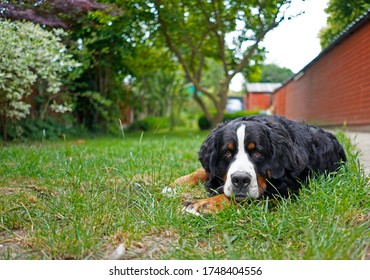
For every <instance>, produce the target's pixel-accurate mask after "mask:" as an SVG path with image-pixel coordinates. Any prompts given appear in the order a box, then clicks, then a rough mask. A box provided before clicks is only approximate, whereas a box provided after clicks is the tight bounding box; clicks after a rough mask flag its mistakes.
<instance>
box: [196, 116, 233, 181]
mask: <svg viewBox="0 0 370 280" xmlns="http://www.w3.org/2000/svg"><path fill="white" fill-rule="evenodd" d="M225 124H226V123H225V122H223V123H220V124H219V125H218V126H217V127H216V128H214V129H213V130H212V131H211V133H210V134H209V135H208V137H207V138H206V139H205V140H204V142H203V144H202V146H201V147H200V151H199V157H198V159H199V161H200V163H201V164H202V166H203V168H204V169H205V170H206V172H207V173H209V175H210V178H211V177H214V176H215V175H216V174H215V172H216V165H217V157H218V145H219V141H220V137H221V135H220V130H221V128H223V127H224V126H225Z"/></svg>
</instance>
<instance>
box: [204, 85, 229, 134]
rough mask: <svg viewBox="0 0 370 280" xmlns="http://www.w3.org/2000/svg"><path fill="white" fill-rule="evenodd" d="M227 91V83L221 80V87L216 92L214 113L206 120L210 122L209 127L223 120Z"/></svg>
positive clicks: (213, 126)
mask: <svg viewBox="0 0 370 280" xmlns="http://www.w3.org/2000/svg"><path fill="white" fill-rule="evenodd" d="M228 91H229V83H228V82H225V81H221V87H220V90H219V92H218V97H219V98H218V102H217V106H216V115H215V116H212V117H211V118H210V119H208V121H209V122H210V124H211V128H215V127H216V126H217V125H218V124H219V123H220V122H222V121H223V120H224V112H225V109H226V104H227V93H228Z"/></svg>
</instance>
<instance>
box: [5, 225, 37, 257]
mask: <svg viewBox="0 0 370 280" xmlns="http://www.w3.org/2000/svg"><path fill="white" fill-rule="evenodd" d="M30 245H31V244H30V243H29V240H28V237H27V234H26V233H25V232H24V231H21V230H16V231H13V232H8V231H2V232H0V260H4V259H8V260H26V259H35V258H37V257H36V256H35V255H34V252H32V251H31V249H30Z"/></svg>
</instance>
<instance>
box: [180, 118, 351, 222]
mask: <svg viewBox="0 0 370 280" xmlns="http://www.w3.org/2000/svg"><path fill="white" fill-rule="evenodd" d="M199 161H200V163H201V165H202V167H203V168H200V169H198V170H196V171H195V172H194V173H192V174H189V175H186V176H183V177H181V178H178V179H177V180H176V181H175V185H184V184H187V185H198V184H199V183H204V184H205V187H206V189H207V191H208V193H209V195H210V197H209V198H205V199H201V200H198V201H195V202H192V203H187V204H186V205H185V208H184V209H185V211H187V212H190V213H193V214H196V215H199V214H201V213H207V212H218V211H220V210H221V209H223V208H224V206H225V205H227V204H230V203H240V202H243V201H247V200H250V199H259V198H262V197H266V196H268V197H274V196H281V197H287V196H289V195H290V194H292V193H297V192H298V191H299V189H300V187H301V185H302V183H303V184H304V182H305V181H306V179H307V178H308V176H310V175H312V174H321V173H331V172H335V171H337V170H338V168H339V167H340V165H341V164H343V163H344V162H345V161H346V156H345V152H344V150H343V147H342V146H341V144H340V143H339V142H338V140H337V139H336V137H335V136H334V135H333V134H332V133H330V132H327V131H325V130H323V129H321V128H319V127H315V126H312V125H307V124H304V123H298V122H295V121H291V120H288V119H286V118H283V117H279V116H252V117H241V118H238V119H236V120H232V121H228V122H224V123H221V124H219V125H218V126H217V127H216V128H215V129H213V130H212V131H211V133H210V134H209V135H208V137H207V138H206V139H205V141H204V142H203V144H202V146H201V148H200V151H199Z"/></svg>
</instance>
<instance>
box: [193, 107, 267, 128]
mask: <svg viewBox="0 0 370 280" xmlns="http://www.w3.org/2000/svg"><path fill="white" fill-rule="evenodd" d="M259 114H261V112H260V111H258V110H257V111H238V112H232V113H229V112H225V113H224V116H223V121H231V120H235V119H237V118H240V117H246V116H253V115H259ZM198 126H199V128H200V129H201V130H208V129H210V128H211V127H212V126H211V123H210V122H209V121H208V119H207V118H206V117H205V116H204V115H202V116H200V117H199V119H198Z"/></svg>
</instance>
